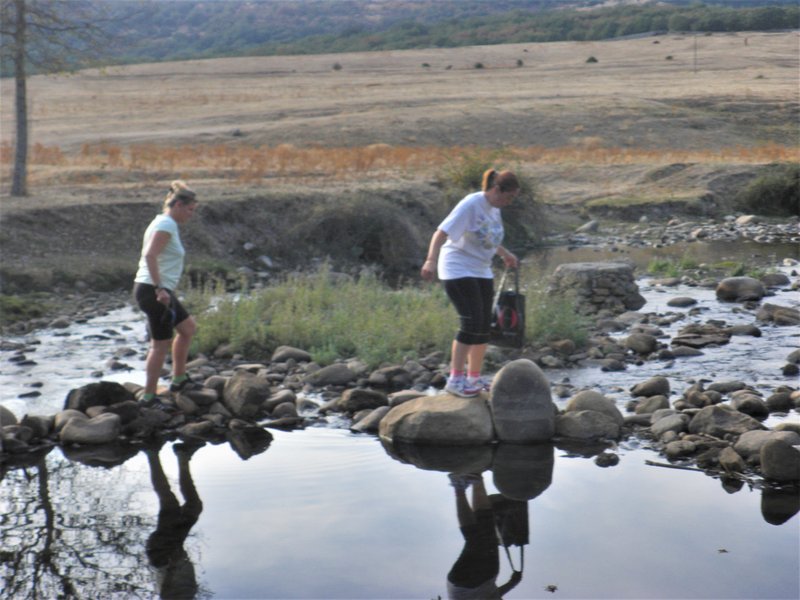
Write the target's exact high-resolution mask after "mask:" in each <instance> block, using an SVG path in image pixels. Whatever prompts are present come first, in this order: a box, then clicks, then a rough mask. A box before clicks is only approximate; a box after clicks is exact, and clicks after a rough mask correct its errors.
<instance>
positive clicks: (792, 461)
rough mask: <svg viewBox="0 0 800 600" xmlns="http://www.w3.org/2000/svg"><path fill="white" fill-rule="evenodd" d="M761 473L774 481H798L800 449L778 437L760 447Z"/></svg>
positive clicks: (799, 477) (799, 475)
mask: <svg viewBox="0 0 800 600" xmlns="http://www.w3.org/2000/svg"><path fill="white" fill-rule="evenodd" d="M761 473H763V475H764V477H766V478H767V479H774V480H775V481H800V450H798V449H797V448H795V447H794V446H791V445H789V444H787V443H786V442H785V441H783V440H780V439H775V438H773V439H770V440H768V441H767V442H766V443H765V444H764V445H763V446H762V447H761Z"/></svg>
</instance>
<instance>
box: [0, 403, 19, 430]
mask: <svg viewBox="0 0 800 600" xmlns="http://www.w3.org/2000/svg"><path fill="white" fill-rule="evenodd" d="M16 424H17V416H16V415H15V414H14V413H13V412H11V411H10V410H8V409H7V408H6V407H5V406H3V405H2V404H0V427H4V426H6V425H16Z"/></svg>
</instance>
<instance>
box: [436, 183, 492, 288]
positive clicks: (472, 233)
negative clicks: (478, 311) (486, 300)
mask: <svg viewBox="0 0 800 600" xmlns="http://www.w3.org/2000/svg"><path fill="white" fill-rule="evenodd" d="M439 229H441V230H442V231H444V232H445V233H446V234H447V241H446V242H445V243H444V244H443V245H442V249H441V251H440V252H439V263H438V270H439V279H458V278H460V277H481V278H484V279H491V278H492V277H493V274H492V257H493V256H494V255H495V254H496V253H497V247H498V246H499V245H500V244H501V243H502V241H503V219H502V217H501V216H500V209H499V208H496V207H494V206H492V205H491V204H489V201H488V200H487V199H486V194H484V193H483V192H475V193H473V194H470V195H468V196H466V197H465V198H464V199H463V200H461V201H460V202H459V203H458V204H456V206H455V208H453V210H452V211H451V212H450V214H449V215H447V217H446V218H445V220H444V221H442V223H441V225H439Z"/></svg>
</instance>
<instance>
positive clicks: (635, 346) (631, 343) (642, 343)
mask: <svg viewBox="0 0 800 600" xmlns="http://www.w3.org/2000/svg"><path fill="white" fill-rule="evenodd" d="M625 347H626V348H627V349H628V350H632V351H633V352H635V353H636V354H642V355H647V354H651V353H653V352H655V351H656V349H657V348H658V340H657V339H656V338H655V337H654V336H652V335H649V334H647V333H632V334H630V335H629V336H628V337H627V338H625Z"/></svg>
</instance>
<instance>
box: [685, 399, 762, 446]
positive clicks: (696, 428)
mask: <svg viewBox="0 0 800 600" xmlns="http://www.w3.org/2000/svg"><path fill="white" fill-rule="evenodd" d="M754 429H764V426H763V425H762V424H761V423H759V422H758V421H756V420H755V419H754V418H753V417H751V416H749V415H746V414H744V413H740V412H739V411H738V410H736V409H735V408H732V407H730V406H728V405H726V404H715V405H713V406H706V407H705V408H701V409H700V411H699V412H698V413H697V414H696V415H695V416H694V418H692V420H691V421H690V422H689V432H690V433H705V434H708V435H713V436H714V437H720V438H721V437H724V436H725V435H726V434H729V433H730V434H734V435H741V434H743V433H745V432H746V431H752V430H754Z"/></svg>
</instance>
